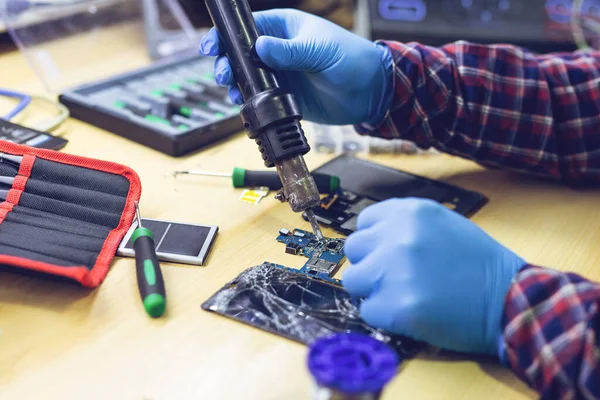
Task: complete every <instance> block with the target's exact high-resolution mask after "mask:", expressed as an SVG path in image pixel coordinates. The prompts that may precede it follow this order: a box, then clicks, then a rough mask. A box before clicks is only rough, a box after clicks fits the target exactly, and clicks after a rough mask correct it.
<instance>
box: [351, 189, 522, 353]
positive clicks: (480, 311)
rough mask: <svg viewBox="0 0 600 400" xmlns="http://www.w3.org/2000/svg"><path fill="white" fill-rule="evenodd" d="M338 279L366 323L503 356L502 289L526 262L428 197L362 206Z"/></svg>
mask: <svg viewBox="0 0 600 400" xmlns="http://www.w3.org/2000/svg"><path fill="white" fill-rule="evenodd" d="M345 251H346V255H347V257H348V259H349V260H350V261H351V262H352V264H353V265H351V266H350V267H349V268H348V269H347V270H346V271H345V273H344V276H343V284H344V286H345V287H346V289H347V290H348V291H349V292H350V294H351V295H352V296H355V297H366V300H365V301H364V302H363V303H362V306H361V310H360V312H361V316H362V318H363V319H364V320H365V321H366V322H367V323H369V324H371V325H373V326H375V327H379V328H383V329H386V330H388V331H391V332H393V333H397V334H402V335H406V336H409V337H412V338H414V339H417V340H422V341H425V342H428V343H430V344H432V345H434V346H437V347H441V348H444V349H448V350H454V351H461V352H469V353H481V354H491V355H496V356H500V357H501V358H502V356H501V354H500V352H499V350H500V349H499V347H500V339H501V335H502V332H501V328H500V326H501V318H502V313H503V309H504V300H505V297H506V293H507V292H508V289H509V287H510V285H511V281H512V279H513V277H514V276H515V274H516V273H517V271H518V270H519V269H521V268H522V267H523V266H525V264H526V263H525V261H523V260H522V259H521V258H519V257H518V256H517V255H515V254H514V253H512V252H511V251H510V250H508V249H506V248H505V247H503V246H502V245H500V244H499V243H498V242H496V241H495V240H494V239H492V238H491V237H489V236H488V235H487V234H486V233H485V232H483V231H482V230H481V229H480V228H479V227H477V226H476V225H475V224H473V223H472V222H471V221H469V220H468V219H466V218H464V217H462V216H461V215H459V214H457V213H455V212H453V211H450V210H448V209H447V208H445V207H444V206H442V205H439V204H438V203H435V202H433V201H430V200H418V199H393V200H388V201H385V202H382V203H378V204H376V205H373V206H371V207H369V208H367V209H365V210H364V211H363V212H362V213H361V214H360V216H359V218H358V230H357V232H356V233H354V234H352V235H350V237H348V239H347V241H346V247H345Z"/></svg>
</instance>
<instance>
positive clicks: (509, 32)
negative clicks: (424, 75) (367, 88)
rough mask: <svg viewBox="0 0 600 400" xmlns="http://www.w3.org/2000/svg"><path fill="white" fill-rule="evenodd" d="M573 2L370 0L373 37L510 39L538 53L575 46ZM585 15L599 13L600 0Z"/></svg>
mask: <svg viewBox="0 0 600 400" xmlns="http://www.w3.org/2000/svg"><path fill="white" fill-rule="evenodd" d="M572 3H573V1H572V0H370V1H369V13H370V20H371V36H372V38H373V39H388V40H400V41H404V42H410V41H416V42H421V43H424V44H428V45H432V46H440V45H444V44H446V43H450V42H453V41H456V40H467V41H473V42H477V43H509V44H515V45H518V46H523V47H526V48H528V49H530V50H532V51H536V52H551V51H569V50H574V49H575V48H576V46H575V44H574V41H573V35H572V28H571V26H570V24H569V22H570V18H571V17H570V16H571V8H572ZM580 12H581V14H582V15H588V16H592V17H594V16H600V0H584V3H583V6H582V9H581V11H580Z"/></svg>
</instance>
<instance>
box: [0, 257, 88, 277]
mask: <svg viewBox="0 0 600 400" xmlns="http://www.w3.org/2000/svg"><path fill="white" fill-rule="evenodd" d="M0 264H3V265H8V266H13V267H19V268H25V269H29V270H32V271H39V272H44V273H46V274H50V275H59V276H64V277H65V278H70V279H73V280H74V281H77V282H81V281H82V280H83V279H85V275H87V274H88V273H89V271H88V269H87V268H86V267H84V266H76V267H59V266H57V265H52V264H46V263H44V262H41V261H35V260H30V259H28V258H21V257H15V256H9V255H6V254H0Z"/></svg>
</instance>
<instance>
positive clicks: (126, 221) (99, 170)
mask: <svg viewBox="0 0 600 400" xmlns="http://www.w3.org/2000/svg"><path fill="white" fill-rule="evenodd" d="M0 152H1V153H3V154H9V155H16V156H22V161H21V163H20V165H19V164H18V163H16V162H14V161H11V160H8V159H7V158H6V157H4V158H1V159H0V161H1V162H0V175H1V176H4V177H10V178H14V181H13V184H12V185H8V184H0V190H4V191H8V195H7V196H6V199H5V200H4V201H3V202H1V203H0V266H2V267H4V268H6V269H7V270H17V271H21V272H29V273H34V274H36V275H37V274H41V275H46V276H47V275H50V276H55V277H61V278H64V279H67V280H72V281H76V282H78V283H80V284H81V285H83V286H86V287H96V286H98V285H99V284H100V283H101V282H102V281H103V280H104V278H105V276H106V274H107V273H108V268H109V265H110V263H111V261H112V260H113V257H114V256H115V253H116V250H117V247H118V246H119V243H120V242H121V240H122V239H123V237H124V236H125V233H126V232H127V229H128V228H129V227H130V225H131V222H132V220H133V217H134V213H135V210H134V201H137V200H139V198H140V195H141V183H140V180H139V177H138V176H137V174H136V173H135V172H134V171H133V170H132V169H130V168H128V167H125V166H123V165H119V164H115V163H111V162H107V161H100V160H95V159H89V158H84V157H79V156H74V155H69V154H64V153H59V152H56V151H52V150H44V149H34V148H32V147H27V146H22V145H17V144H14V143H9V142H6V141H0Z"/></svg>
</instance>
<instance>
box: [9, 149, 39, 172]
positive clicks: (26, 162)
mask: <svg viewBox="0 0 600 400" xmlns="http://www.w3.org/2000/svg"><path fill="white" fill-rule="evenodd" d="M6 153H8V152H6ZM34 162H35V156H34V155H33V154H27V153H23V161H21V166H20V167H19V172H18V174H19V175H22V176H26V177H30V176H31V170H32V169H33V163H34Z"/></svg>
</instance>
